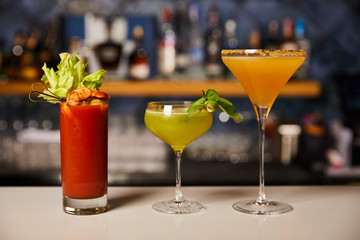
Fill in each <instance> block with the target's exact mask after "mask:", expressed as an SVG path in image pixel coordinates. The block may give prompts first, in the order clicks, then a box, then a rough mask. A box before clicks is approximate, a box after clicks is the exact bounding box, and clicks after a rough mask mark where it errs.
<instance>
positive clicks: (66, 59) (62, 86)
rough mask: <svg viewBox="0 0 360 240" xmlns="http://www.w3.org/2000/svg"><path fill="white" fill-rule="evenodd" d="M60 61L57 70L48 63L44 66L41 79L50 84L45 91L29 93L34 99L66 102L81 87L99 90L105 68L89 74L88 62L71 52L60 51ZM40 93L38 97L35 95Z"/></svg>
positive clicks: (31, 98)
mask: <svg viewBox="0 0 360 240" xmlns="http://www.w3.org/2000/svg"><path fill="white" fill-rule="evenodd" d="M59 55H60V63H59V64H58V65H57V69H58V70H57V71H55V70H54V69H53V68H48V67H47V65H46V63H44V66H43V67H42V70H43V71H44V75H43V76H42V78H41V80H42V81H43V82H44V83H46V84H49V86H50V87H49V88H47V87H45V85H44V90H43V92H39V91H36V90H34V89H33V91H32V92H31V93H30V94H29V98H30V100H32V101H34V100H35V101H39V99H38V98H43V99H44V101H47V102H50V103H59V102H65V101H66V99H67V97H68V95H69V94H70V93H71V92H73V91H74V90H77V89H79V88H88V89H90V90H96V91H98V90H99V88H100V86H101V85H102V81H103V80H104V79H105V70H103V69H102V70H99V71H97V72H95V73H92V74H88V73H87V72H86V71H85V68H86V66H87V64H88V62H87V63H84V62H83V61H82V60H80V59H79V58H78V57H77V56H76V55H77V54H75V55H74V56H71V55H70V54H69V53H60V54H59ZM36 93H37V94H38V95H37V97H36V98H34V96H33V95H35V94H36Z"/></svg>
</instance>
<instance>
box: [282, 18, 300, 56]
mask: <svg viewBox="0 0 360 240" xmlns="http://www.w3.org/2000/svg"><path fill="white" fill-rule="evenodd" d="M282 33H283V41H282V42H281V44H280V49H288V50H297V49H299V45H298V44H297V42H296V41H295V24H294V20H293V19H292V18H291V17H287V18H285V19H284V21H283V32H282Z"/></svg>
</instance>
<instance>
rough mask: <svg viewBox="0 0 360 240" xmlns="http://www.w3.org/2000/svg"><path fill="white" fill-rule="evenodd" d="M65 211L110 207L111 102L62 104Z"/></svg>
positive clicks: (61, 137)
mask: <svg viewBox="0 0 360 240" xmlns="http://www.w3.org/2000/svg"><path fill="white" fill-rule="evenodd" d="M60 139H61V175H62V190H63V196H64V210H65V211H66V212H69V213H72V214H84V211H85V214H91V213H99V212H103V211H105V210H106V207H107V157H108V154H107V146H108V145H107V143H108V142H107V141H108V104H107V102H106V101H99V102H97V103H95V104H89V103H61V104H60Z"/></svg>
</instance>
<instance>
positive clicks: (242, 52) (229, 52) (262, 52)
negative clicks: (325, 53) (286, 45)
mask: <svg viewBox="0 0 360 240" xmlns="http://www.w3.org/2000/svg"><path fill="white" fill-rule="evenodd" d="M221 56H222V57H226V56H229V57H231V56H249V57H306V52H305V50H302V49H299V50H290V49H222V50H221Z"/></svg>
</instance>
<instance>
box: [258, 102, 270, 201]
mask: <svg viewBox="0 0 360 240" xmlns="http://www.w3.org/2000/svg"><path fill="white" fill-rule="evenodd" d="M255 110H256V113H257V115H258V123H259V152H260V156H259V197H258V199H257V200H256V203H258V204H263V203H265V202H266V195H265V175H264V162H265V125H266V118H267V116H268V113H269V108H261V107H255Z"/></svg>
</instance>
